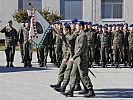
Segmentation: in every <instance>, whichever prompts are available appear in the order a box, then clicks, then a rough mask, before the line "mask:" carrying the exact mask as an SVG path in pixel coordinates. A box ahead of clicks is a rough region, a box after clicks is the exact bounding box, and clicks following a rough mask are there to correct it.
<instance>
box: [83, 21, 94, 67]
mask: <svg viewBox="0 0 133 100" xmlns="http://www.w3.org/2000/svg"><path fill="white" fill-rule="evenodd" d="M85 34H86V35H87V43H88V57H89V61H88V65H89V66H88V67H91V65H92V63H93V62H94V57H95V47H96V41H95V40H96V31H95V30H94V29H92V22H88V30H85Z"/></svg>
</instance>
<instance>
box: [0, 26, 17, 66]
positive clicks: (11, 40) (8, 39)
mask: <svg viewBox="0 0 133 100" xmlns="http://www.w3.org/2000/svg"><path fill="white" fill-rule="evenodd" d="M0 32H1V33H5V53H6V61H7V67H9V62H10V63H11V64H10V67H13V65H12V62H13V61H14V54H15V45H16V44H17V42H18V33H17V31H16V29H14V28H12V29H11V30H10V29H9V28H8V27H4V28H3V29H2V30H1V31H0Z"/></svg>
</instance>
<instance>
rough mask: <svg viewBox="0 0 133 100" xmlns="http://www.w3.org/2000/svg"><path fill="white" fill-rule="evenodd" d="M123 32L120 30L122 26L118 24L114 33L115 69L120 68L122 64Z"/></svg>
mask: <svg viewBox="0 0 133 100" xmlns="http://www.w3.org/2000/svg"><path fill="white" fill-rule="evenodd" d="M123 39H124V35H123V32H122V31H121V30H120V24H117V26H116V30H115V31H114V32H113V46H112V49H113V54H114V63H115V67H116V68H118V67H119V64H120V62H121V57H122V56H121V55H122V47H123V42H124V41H123Z"/></svg>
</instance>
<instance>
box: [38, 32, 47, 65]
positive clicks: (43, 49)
mask: <svg viewBox="0 0 133 100" xmlns="http://www.w3.org/2000/svg"><path fill="white" fill-rule="evenodd" d="M48 42H49V33H47V35H46V37H45V39H44V41H43V43H42V45H41V46H40V47H39V48H38V56H39V65H40V67H47V66H46V64H47V56H48V44H49V43H48Z"/></svg>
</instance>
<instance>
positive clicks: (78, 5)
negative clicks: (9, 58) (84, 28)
mask: <svg viewBox="0 0 133 100" xmlns="http://www.w3.org/2000/svg"><path fill="white" fill-rule="evenodd" d="M60 1H61V14H62V15H63V18H64V19H71V18H74V17H76V18H78V19H82V18H83V0H60Z"/></svg>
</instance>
